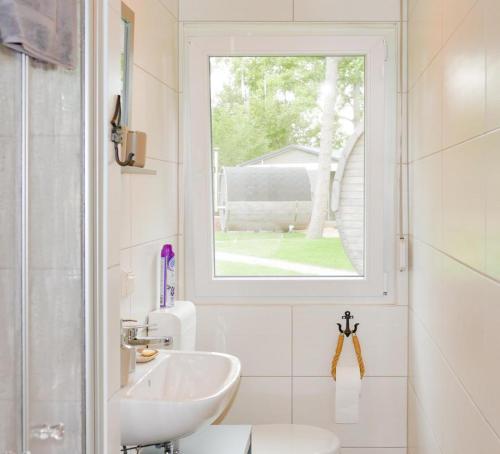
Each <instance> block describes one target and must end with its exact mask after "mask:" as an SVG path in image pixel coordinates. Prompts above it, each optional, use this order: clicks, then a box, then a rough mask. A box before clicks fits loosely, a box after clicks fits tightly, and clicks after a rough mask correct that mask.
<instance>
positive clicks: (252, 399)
mask: <svg viewBox="0 0 500 454" xmlns="http://www.w3.org/2000/svg"><path fill="white" fill-rule="evenodd" d="M291 393H292V379H291V378H290V377H243V378H242V379H241V382H240V386H239V389H238V393H237V395H236V398H235V399H234V401H233V403H232V405H231V407H230V408H229V410H228V411H227V412H226V414H224V415H223V418H221V420H220V422H222V423H223V424H290V423H291V422H292V406H291V403H292V399H291Z"/></svg>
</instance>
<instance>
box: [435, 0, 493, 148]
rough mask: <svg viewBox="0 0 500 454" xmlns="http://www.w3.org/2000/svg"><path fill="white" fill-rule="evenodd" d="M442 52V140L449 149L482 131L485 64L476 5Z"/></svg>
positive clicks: (478, 12)
mask: <svg viewBox="0 0 500 454" xmlns="http://www.w3.org/2000/svg"><path fill="white" fill-rule="evenodd" d="M443 52H444V53H443V87H444V88H443V140H444V146H445V147H449V146H451V145H454V144H457V143H459V142H462V141H464V140H467V139H469V138H471V137H474V136H477V135H479V134H481V133H482V132H483V131H484V130H485V106H486V104H485V94H486V61H485V46H484V20H483V14H482V9H481V7H480V4H479V3H478V4H477V5H476V6H475V7H474V9H473V10H472V11H471V13H470V14H469V15H468V16H467V18H466V19H465V20H464V21H463V22H462V24H461V25H460V27H459V28H458V29H457V31H456V32H455V34H454V35H453V36H452V37H451V39H450V40H449V41H448V43H447V44H446V46H445V48H444V50H443Z"/></svg>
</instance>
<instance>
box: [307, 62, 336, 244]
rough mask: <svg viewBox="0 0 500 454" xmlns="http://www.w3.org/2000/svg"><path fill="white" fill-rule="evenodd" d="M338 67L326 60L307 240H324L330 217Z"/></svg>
mask: <svg viewBox="0 0 500 454" xmlns="http://www.w3.org/2000/svg"><path fill="white" fill-rule="evenodd" d="M337 66H338V60H337V58H335V57H327V58H326V73H325V85H326V86H327V87H328V89H327V91H326V95H325V98H324V106H323V115H322V118H321V133H320V151H319V158H318V171H317V173H316V187H315V190H314V200H313V209H312V214H311V222H310V223H309V228H308V229H307V238H309V239H318V238H322V236H323V229H324V227H325V221H326V219H327V215H328V200H329V197H328V195H329V192H330V174H331V168H332V152H333V133H334V119H335V105H336V102H337Z"/></svg>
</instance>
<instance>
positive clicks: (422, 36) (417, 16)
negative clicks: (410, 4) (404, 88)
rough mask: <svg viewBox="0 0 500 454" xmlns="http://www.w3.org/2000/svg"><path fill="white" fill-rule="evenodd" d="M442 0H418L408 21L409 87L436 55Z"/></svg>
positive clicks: (439, 42) (440, 37)
mask: <svg viewBox="0 0 500 454" xmlns="http://www.w3.org/2000/svg"><path fill="white" fill-rule="evenodd" d="M443 1H444V0H418V2H416V5H415V6H414V8H413V9H412V13H411V14H410V18H409V21H408V32H409V34H408V82H409V84H410V87H411V86H413V85H414V83H415V82H416V80H417V78H418V77H419V76H420V74H421V73H422V72H423V71H424V69H425V68H426V67H427V66H428V65H429V63H430V62H431V60H432V59H433V58H434V57H435V56H436V55H437V53H438V52H439V49H440V47H441V43H442V14H443Z"/></svg>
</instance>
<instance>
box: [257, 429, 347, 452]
mask: <svg viewBox="0 0 500 454" xmlns="http://www.w3.org/2000/svg"><path fill="white" fill-rule="evenodd" d="M252 454H340V441H339V439H338V437H337V436H336V435H335V434H334V433H332V432H330V431H329V430H325V429H320V428H319V427H313V426H303V425H299V424H265V425H255V426H252Z"/></svg>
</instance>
